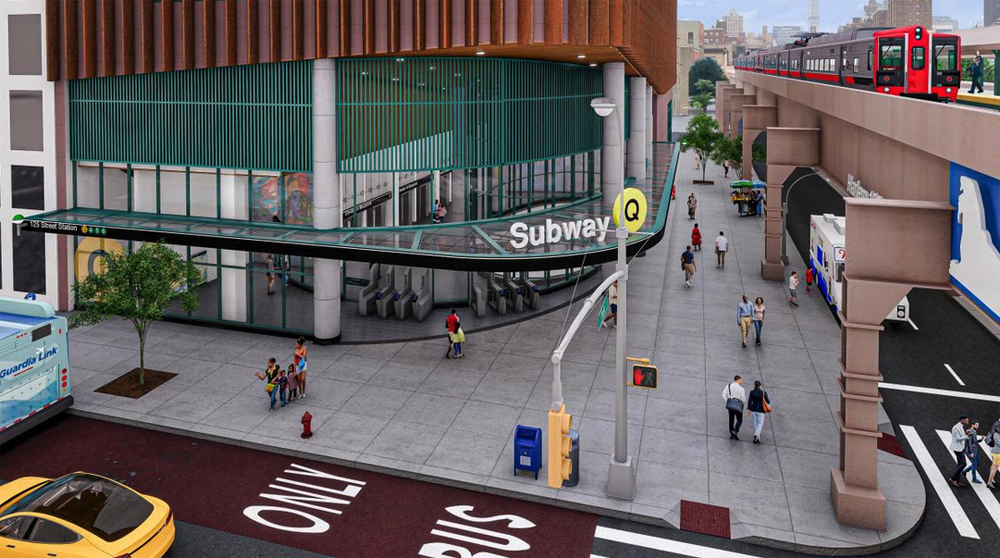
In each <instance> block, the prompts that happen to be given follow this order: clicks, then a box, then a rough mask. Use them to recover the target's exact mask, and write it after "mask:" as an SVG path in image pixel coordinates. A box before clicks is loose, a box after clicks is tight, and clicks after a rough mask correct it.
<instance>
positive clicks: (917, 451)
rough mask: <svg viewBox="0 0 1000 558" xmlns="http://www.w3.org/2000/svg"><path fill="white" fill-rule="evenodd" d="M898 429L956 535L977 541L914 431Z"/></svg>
mask: <svg viewBox="0 0 1000 558" xmlns="http://www.w3.org/2000/svg"><path fill="white" fill-rule="evenodd" d="M899 428H900V430H902V431H903V435H904V436H906V441H907V442H909V443H910V448H911V449H912V450H913V455H914V456H916V458H917V462H918V463H920V468H921V469H923V470H924V473H925V474H926V475H927V480H928V481H930V483H931V488H933V489H934V492H936V493H937V495H938V498H939V499H940V500H941V504H943V505H944V510H945V511H946V512H948V515H949V516H950V517H951V521H952V523H954V524H955V528H956V529H958V534H959V535H962V536H963V537H966V538H970V539H978V538H979V533H977V532H976V529H975V527H973V526H972V522H971V521H969V516H967V515H965V510H963V509H962V506H961V505H959V503H958V499H957V498H955V493H954V492H952V491H951V485H949V484H948V483H946V482H945V480H944V475H942V474H941V471H940V470H939V469H938V466H937V464H935V463H934V459H933V458H931V454H930V453H929V452H928V451H927V447H926V446H924V443H923V442H922V441H921V440H920V436H919V435H918V434H917V431H916V429H914V428H913V427H912V426H906V425H902V424H901V425H899Z"/></svg>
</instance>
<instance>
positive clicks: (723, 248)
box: [715, 231, 729, 267]
mask: <svg viewBox="0 0 1000 558" xmlns="http://www.w3.org/2000/svg"><path fill="white" fill-rule="evenodd" d="M728 250H729V239H728V238H726V233H724V232H722V231H719V236H718V237H717V238H716V239H715V257H716V259H718V262H716V264H715V267H726V252H727V251H728Z"/></svg>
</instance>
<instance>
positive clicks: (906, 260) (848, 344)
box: [768, 134, 954, 531]
mask: <svg viewBox="0 0 1000 558" xmlns="http://www.w3.org/2000/svg"><path fill="white" fill-rule="evenodd" d="M768 136H770V134H768ZM845 201H846V202H847V222H848V223H849V230H850V234H848V235H847V246H846V248H847V253H848V254H850V257H851V265H850V270H849V272H847V273H845V274H844V290H843V300H842V301H841V302H842V305H843V308H842V313H841V323H842V324H843V329H842V330H841V349H840V359H839V364H840V377H839V378H838V381H837V385H838V387H839V388H840V409H839V410H838V412H837V413H836V415H837V427H838V429H839V430H840V462H839V466H838V467H837V468H836V469H831V471H830V499H831V503H832V504H833V508H834V511H835V513H836V514H837V520H838V521H839V522H840V523H843V524H845V525H850V526H853V527H861V528H864V529H874V530H877V531H884V530H885V529H886V508H887V502H886V498H885V495H884V494H883V493H882V489H881V487H880V486H879V482H878V439H879V438H880V437H881V436H882V433H881V432H880V431H879V427H878V404H879V403H880V402H881V401H882V398H881V396H880V395H879V391H878V385H879V382H881V381H882V379H883V378H882V374H881V372H880V371H879V332H880V331H881V330H882V321H883V320H884V319H885V316H886V315H887V314H888V313H889V312H890V311H891V310H892V309H894V308H895V307H896V304H898V303H899V301H900V299H902V298H903V296H904V295H906V293H907V292H908V291H909V290H910V286H911V285H920V286H921V287H925V288H926V287H929V288H938V289H943V290H950V289H951V287H950V275H949V270H948V266H949V263H948V262H949V260H950V257H951V256H950V253H951V237H950V234H949V233H950V230H951V215H952V210H953V209H954V208H953V207H951V206H950V205H949V204H948V203H942V202H914V201H903V200H888V199H883V200H867V199H865V200H861V199H855V198H847V199H846V200H845ZM872 238H878V239H879V242H878V243H872V242H871V239H872Z"/></svg>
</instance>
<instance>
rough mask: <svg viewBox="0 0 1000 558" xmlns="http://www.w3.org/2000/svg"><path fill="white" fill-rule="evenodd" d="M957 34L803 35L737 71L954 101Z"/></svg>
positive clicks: (910, 30)
mask: <svg viewBox="0 0 1000 558" xmlns="http://www.w3.org/2000/svg"><path fill="white" fill-rule="evenodd" d="M961 48H962V45H961V41H960V40H959V37H958V36H957V35H949V34H944V33H933V32H931V31H930V30H928V29H925V28H923V27H921V26H919V25H915V26H912V27H901V28H897V29H890V28H867V29H851V30H848V31H844V32H842V33H835V34H829V35H818V36H808V35H807V36H804V37H803V38H801V39H799V40H797V41H795V43H794V44H790V45H782V46H777V47H772V48H769V49H762V50H756V51H752V52H748V53H747V54H745V55H743V56H741V57H739V58H737V59H736V61H735V66H736V69H737V70H743V71H747V72H758V73H762V74H771V75H775V76H781V77H787V78H793V79H801V80H806V81H818V82H823V83H828V84H830V85H838V86H841V87H852V88H855V89H866V90H868V91H873V90H874V91H876V92H878V93H883V94H888V95H901V96H904V97H915V98H918V99H926V100H930V101H944V102H954V101H955V99H956V97H957V96H958V90H959V88H960V87H961V82H962V77H961V65H960V62H961V60H962V53H961Z"/></svg>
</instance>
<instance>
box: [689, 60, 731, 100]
mask: <svg viewBox="0 0 1000 558" xmlns="http://www.w3.org/2000/svg"><path fill="white" fill-rule="evenodd" d="M725 79H726V74H725V72H723V71H722V67H721V66H719V63H718V62H716V61H715V58H711V57H709V56H703V57H701V58H699V59H697V60H695V62H694V64H691V70H690V71H689V72H688V95H696V94H697V93H698V90H697V88H698V82H700V81H708V82H709V83H711V84H712V91H715V82H717V81H723V80H725Z"/></svg>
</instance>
